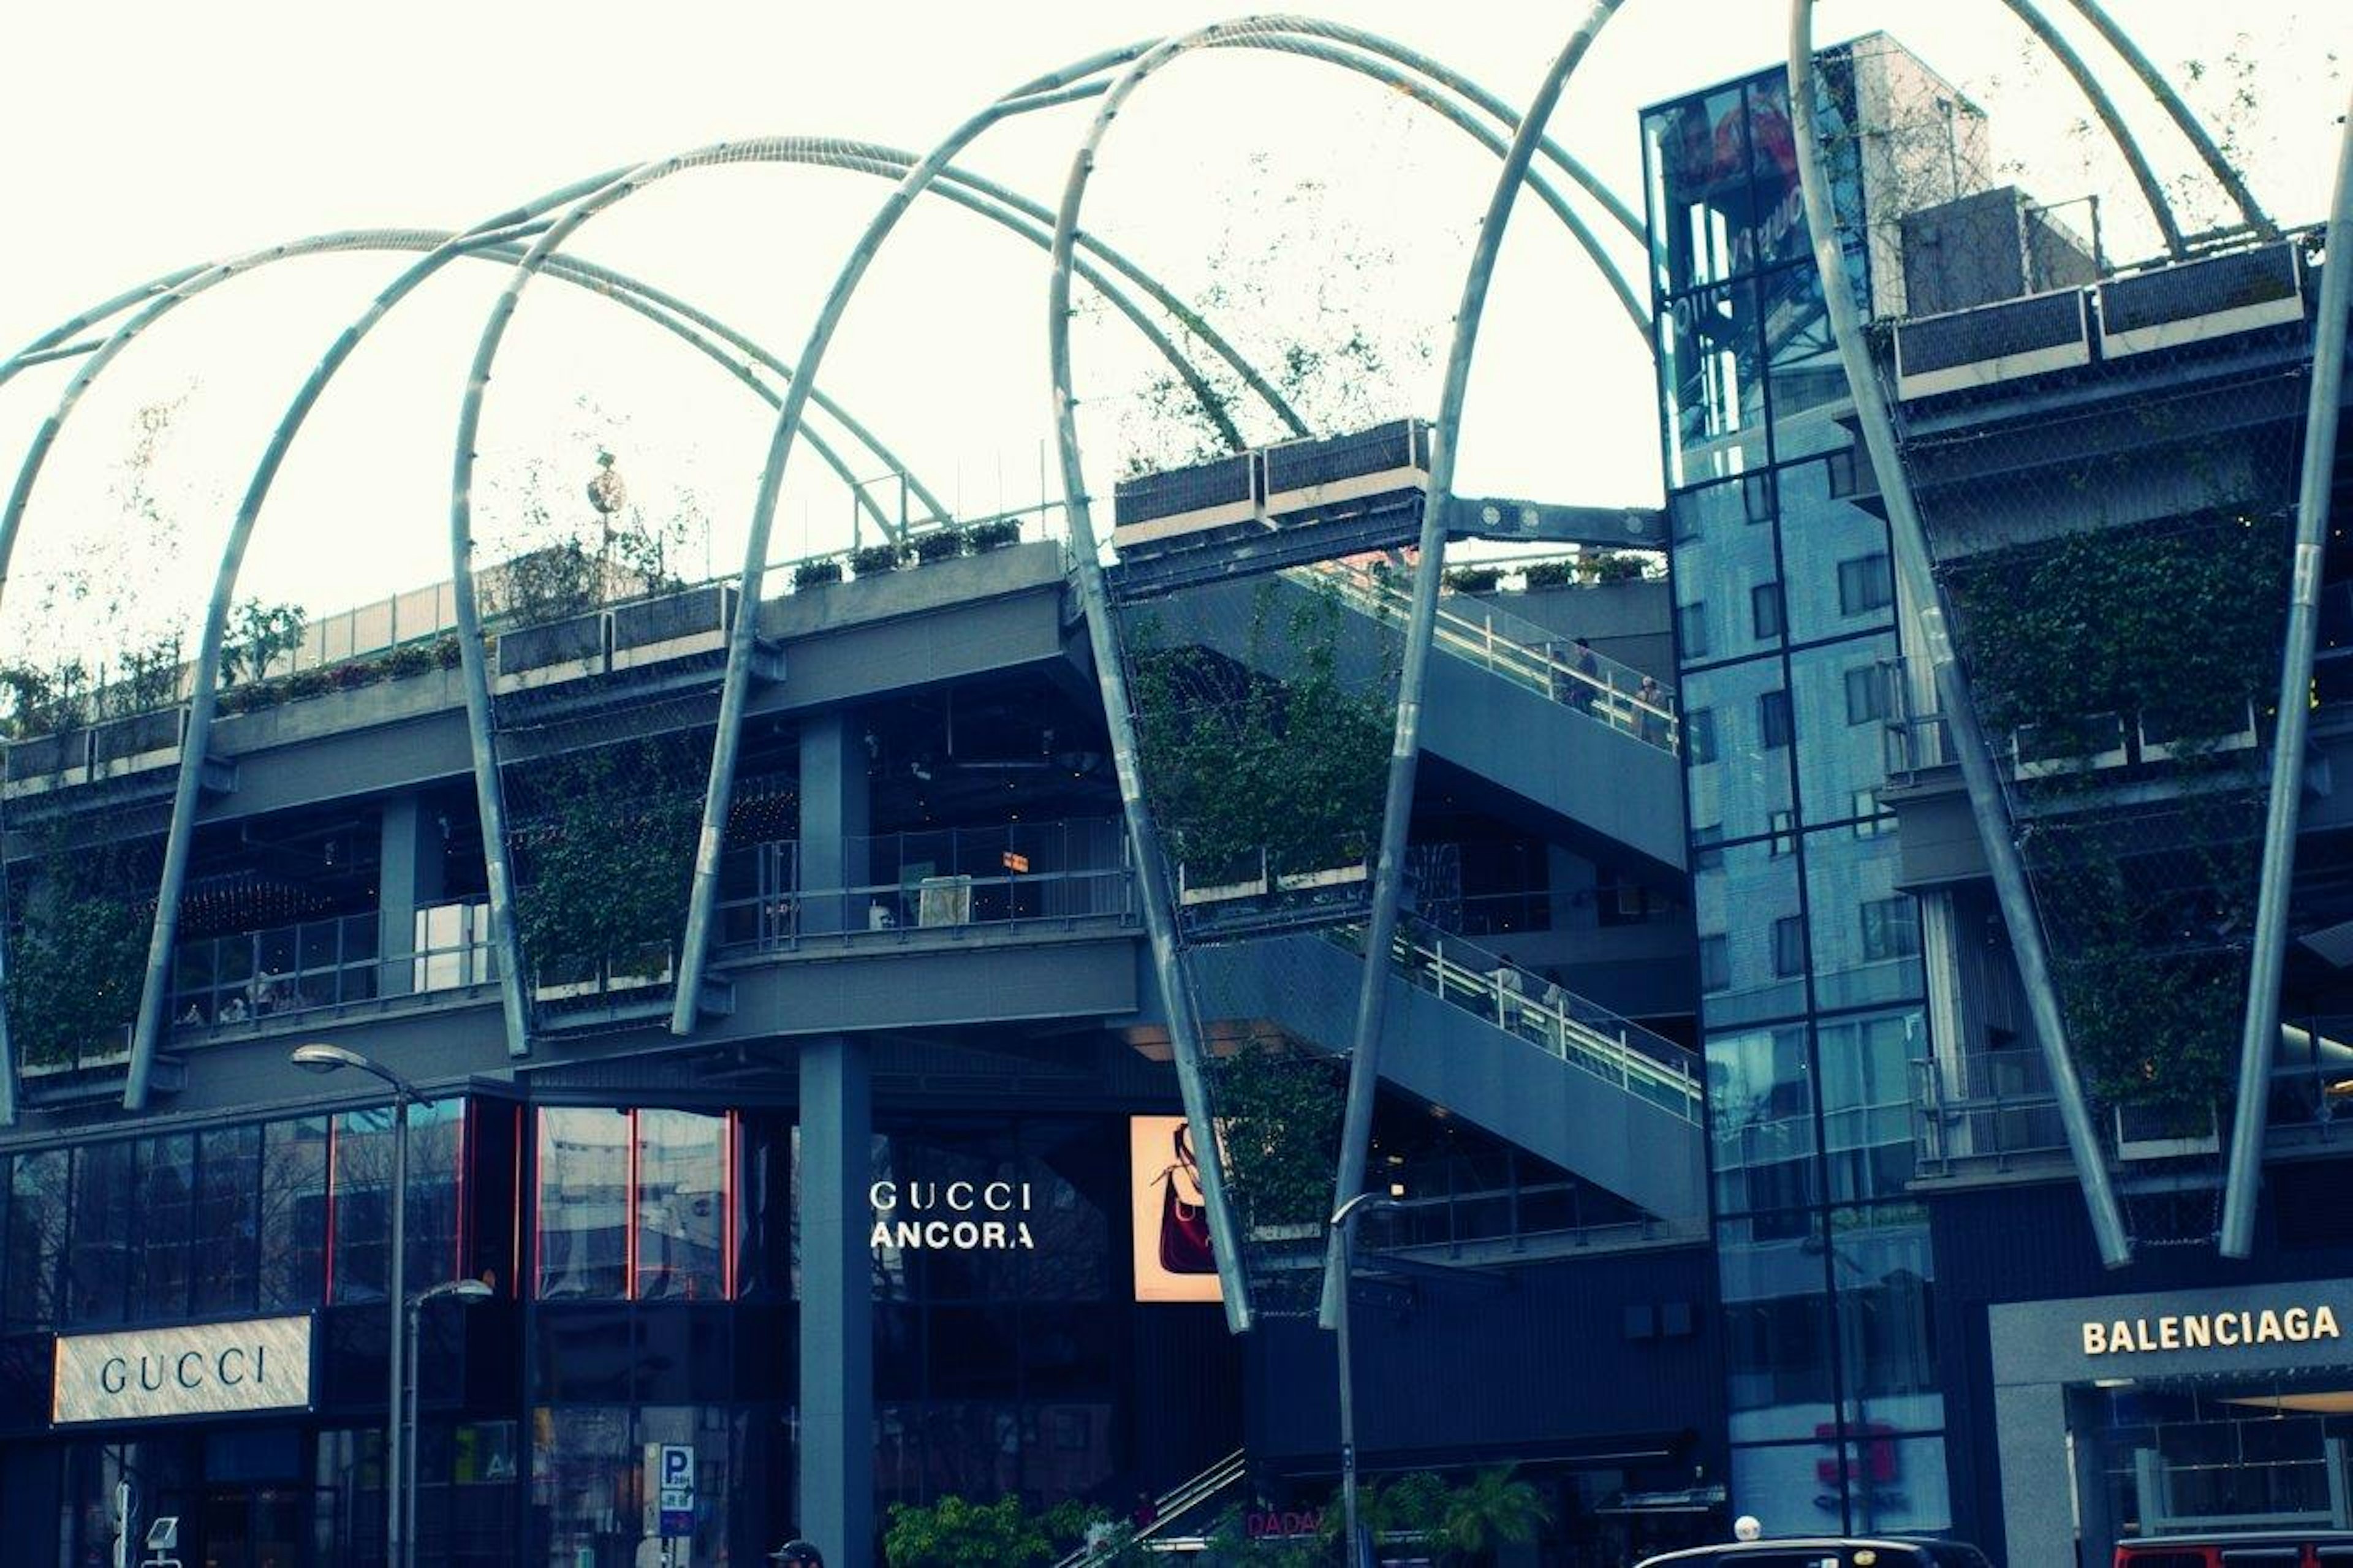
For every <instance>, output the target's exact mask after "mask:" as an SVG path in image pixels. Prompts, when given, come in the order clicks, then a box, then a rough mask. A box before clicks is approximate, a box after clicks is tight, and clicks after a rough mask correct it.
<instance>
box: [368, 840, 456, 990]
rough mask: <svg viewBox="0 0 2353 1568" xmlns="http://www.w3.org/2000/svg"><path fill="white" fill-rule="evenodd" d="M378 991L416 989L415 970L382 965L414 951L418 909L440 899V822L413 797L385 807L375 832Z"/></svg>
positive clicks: (409, 966) (394, 965)
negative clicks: (402, 954)
mask: <svg viewBox="0 0 2353 1568" xmlns="http://www.w3.org/2000/svg"><path fill="white" fill-rule="evenodd" d="M377 845H378V852H377V865H376V933H375V951H376V956H377V958H378V960H379V963H378V966H377V970H376V981H377V989H378V991H379V992H381V994H384V995H386V996H405V995H406V994H408V993H409V992H411V991H413V990H415V989H416V981H417V973H416V966H415V965H413V964H407V963H389V962H384V961H386V960H390V959H392V958H395V957H396V956H398V955H399V954H401V953H405V952H414V951H415V950H416V946H417V906H418V905H420V904H430V903H433V902H435V901H437V900H439V898H440V897H441V893H442V884H441V867H442V841H441V821H440V818H439V817H438V816H437V815H436V814H435V813H433V812H431V811H429V810H425V809H423V808H422V807H421V805H420V803H419V802H418V800H417V796H415V795H399V796H396V797H395V798H393V799H391V800H387V801H385V803H384V816H383V819H382V821H381V823H380V825H379V826H378V828H377Z"/></svg>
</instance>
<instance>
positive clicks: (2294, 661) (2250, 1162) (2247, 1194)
mask: <svg viewBox="0 0 2353 1568" xmlns="http://www.w3.org/2000/svg"><path fill="white" fill-rule="evenodd" d="M2344 125H2345V129H2344V130H2343V131H2342V132H2338V135H2337V191H2336V195H2334V196H2333V197H2332V198H2330V201H2329V205H2328V239H2327V245H2328V260H2327V266H2326V267H2325V268H2323V269H2322V271H2321V275H2320V324H2319V331H2318V333H2317V335H2316V340H2315V342H2314V343H2313V347H2312V387H2311V392H2310V401H2309V403H2308V404H2307V405H2306V410H2305V416H2304V472H2303V474H2302V476H2301V479H2300V482H2299V486H2298V494H2297V496H2296V503H2295V571H2294V572H2293V573H2292V574H2290V577H2289V585H2288V606H2287V628H2286V634H2285V636H2284V638H2283V641H2284V644H2285V647H2284V648H2283V650H2282V653H2281V658H2280V684H2279V721H2278V729H2277V730H2276V731H2275V732H2274V735H2273V739H2272V787H2271V799H2270V802H2269V805H2268V807H2267V813H2266V816H2265V818H2264V822H2263V861H2262V868H2263V869H2262V873H2261V881H2260V883H2259V884H2258V887H2257V889H2256V894H2255V931H2254V939H2253V947H2252V949H2251V951H2250V952H2249V953H2248V963H2247V1015H2246V1030H2245V1033H2244V1034H2243V1035H2242V1037H2241V1038H2240V1041H2239V1103H2238V1107H2237V1110H2236V1111H2235V1112H2234V1114H2233V1116H2232V1123H2231V1163H2230V1168H2229V1172H2228V1174H2227V1176H2226V1178H2225V1180H2224V1182H2223V1184H2222V1221H2221V1226H2220V1229H2219V1232H2218V1236H2217V1240H2218V1244H2219V1246H2220V1249H2221V1254H2222V1256H2223V1257H2225V1258H2244V1257H2246V1256H2247V1255H2248V1253H2249V1252H2251V1251H2253V1247H2254V1240H2255V1198H2256V1193H2257V1189H2258V1188H2259V1186H2260V1185H2261V1184H2262V1181H2263V1124H2264V1121H2266V1119H2267V1115H2268V1112H2269V1110H2270V1108H2271V1080H2272V1055H2273V1052H2274V1050H2275V1049H2276V1048H2277V1047H2278V1045H2279V984H2280V969H2281V966H2282V964H2283V963H2284V962H2285V960H2286V948H2287V913H2288V909H2287V906H2288V894H2289V893H2290V892H2291V891H2293V890H2294V885H2295V827H2296V818H2297V815H2298V813H2299V812H2300V811H2301V810H2302V808H2303V805H2304V750H2305V738H2306V732H2307V730H2308V727H2309V721H2310V718H2311V711H2310V710H2311V707H2312V697H2311V693H2312V657H2313V644H2314V642H2315V641H2316V639H2317V637H2318V634H2319V620H2320V615H2319V611H2320V570H2321V560H2322V556H2323V554H2324V553H2325V552H2326V551H2327V542H2328V511H2329V502H2330V499H2331V494H2332V492H2333V491H2334V489H2335V488H2336V484H2335V480H2336V470H2337V399H2338V397H2339V396H2340V395H2342V394H2343V391H2344V386H2345V333H2346V317H2347V316H2348V313H2353V105H2348V106H2347V110H2346V114H2345V121H2344Z"/></svg>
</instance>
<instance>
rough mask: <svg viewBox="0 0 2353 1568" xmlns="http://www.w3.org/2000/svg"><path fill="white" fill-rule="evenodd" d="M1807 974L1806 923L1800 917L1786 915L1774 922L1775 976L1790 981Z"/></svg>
mask: <svg viewBox="0 0 2353 1568" xmlns="http://www.w3.org/2000/svg"><path fill="white" fill-rule="evenodd" d="M1805 972H1806V922H1805V921H1804V919H1803V918H1802V917H1800V916H1798V915H1784V916H1782V917H1781V918H1780V919H1779V920H1777V921H1774V922H1773V974H1774V977H1775V978H1776V979H1779V980H1788V979H1792V978H1794V977H1795V976H1798V975H1800V974H1803V973H1805Z"/></svg>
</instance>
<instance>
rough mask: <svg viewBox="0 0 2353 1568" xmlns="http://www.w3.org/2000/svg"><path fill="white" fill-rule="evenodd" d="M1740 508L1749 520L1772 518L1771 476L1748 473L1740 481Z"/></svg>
mask: <svg viewBox="0 0 2353 1568" xmlns="http://www.w3.org/2000/svg"><path fill="white" fill-rule="evenodd" d="M1740 509H1741V512H1742V514H1743V515H1744V516H1746V518H1747V519H1748V521H1751V522H1770V521H1772V519H1773V476H1772V475H1770V474H1749V475H1746V476H1745V477H1743V478H1742V479H1741V481H1740Z"/></svg>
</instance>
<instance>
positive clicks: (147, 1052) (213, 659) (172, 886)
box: [0, 239, 880, 1109]
mask: <svg viewBox="0 0 2353 1568" xmlns="http://www.w3.org/2000/svg"><path fill="white" fill-rule="evenodd" d="M419 248H426V249H427V251H428V254H427V256H426V258H424V259H423V260H421V261H419V262H418V263H417V264H416V265H415V266H412V267H411V268H408V269H407V270H406V272H404V273H403V274H402V275H401V276H400V277H399V278H397V279H395V280H394V281H393V282H392V283H391V284H390V285H388V286H387V287H386V288H385V289H384V290H383V291H382V292H380V293H379V294H378V295H377V297H376V298H375V300H374V301H373V302H372V303H371V304H370V306H369V308H368V310H367V311H366V312H365V313H364V315H363V316H362V317H361V318H360V319H359V321H356V322H355V323H353V325H352V326H350V327H348V328H346V329H345V330H344V331H343V332H342V333H341V334H339V335H338V336H337V337H336V339H335V341H334V342H333V344H332V346H331V347H330V348H329V350H328V352H327V353H326V355H325V357H324V358H323V359H322V361H321V362H320V363H319V364H318V365H317V366H316V367H315V368H314V369H313V370H312V372H311V375H310V377H309V378H308V379H307V380H306V381H305V382H304V384H303V385H302V387H301V391H300V392H298V393H297V394H296V395H295V398H294V400H293V402H292V403H291V404H290V405H289V406H288V409H287V412H286V414H285V415H284V416H282V417H281V418H280V422H279V424H278V426H277V427H276V429H275V430H273V431H272V433H271V435H270V439H269V444H268V446H267V447H265V448H264V451H263V454H262V458H261V460H260V462H259V465H258V466H257V468H256V469H255V472H254V474H253V476H252V478H251V479H250V480H248V484H247V487H246V491H245V495H244V498H243V499H242V500H240V501H239V502H238V505H237V515H236V516H235V518H234V519H233V520H232V521H231V522H230V525H229V531H228V537H227V541H226V542H224V544H223V546H222V551H221V561H220V566H219V568H218V570H217V572H216V574H215V578H214V584H213V592H212V597H211V599H210V600H209V601H208V602H207V605H206V614H205V623H204V630H203V633H202V635H201V637H200V638H199V640H198V645H197V651H196V657H195V666H194V668H193V671H192V673H191V677H190V688H189V700H188V721H187V728H186V731H185V736H184V739H183V741H182V749H181V757H180V773H179V777H178V778H177V780H176V781H175V782H174V792H173V798H172V817H171V823H170V826H169V827H168V828H167V829H166V831H165V835H164V864H163V868H162V872H161V875H160V877H159V879H158V882H157V888H156V897H155V916H154V921H153V925H152V927H151V928H150V932H149V938H148V949H147V967H146V973H145V977H144V980H143V982H142V988H141V991H140V1000H139V1012H138V1016H137V1018H136V1020H135V1022H134V1024H133V1026H132V1047H131V1050H132V1058H131V1077H130V1079H129V1081H128V1082H127V1083H126V1086H125V1100H126V1105H129V1097H130V1094H131V1092H132V1090H133V1089H136V1091H137V1092H138V1093H139V1094H140V1097H141V1100H142V1102H143V1100H144V1089H145V1084H146V1080H147V1078H148V1075H149V1073H150V1072H151V1071H152V1069H153V1061H154V1053H155V1046H156V1040H157V1037H158V1036H159V1034H160V1033H161V1031H162V1027H163V1020H164V1012H165V1009H166V1006H167V1001H166V996H165V993H166V990H167V988H168V987H169V984H170V980H171V969H172V963H173V952H174V947H175V946H176V944H177V942H178V935H179V908H180V894H181V891H182V889H183V888H184V887H185V883H186V879H187V862H188V854H189V848H190V845H191V843H192V842H193V840H194V837H195V814H196V805H197V795H198V793H199V789H200V786H201V783H202V777H203V773H204V764H205V759H206V753H207V752H208V751H209V749H210V747H211V743H212V725H213V720H214V717H215V715H216V711H217V701H218V697H217V692H216V686H217V683H218V680H219V677H220V663H221V651H222V647H223V645H224V643H225V642H226V640H227V628H228V616H229V613H230V607H231V605H233V604H234V602H235V600H236V590H237V574H238V572H239V571H240V569H241V568H242V566H243V563H244V559H245V552H246V549H247V546H248V544H249V542H251V539H252V536H253V530H254V528H255V526H256V524H257V522H258V521H259V518H260V514H261V509H262V506H263V504H264V503H265V502H266V501H267V500H268V499H269V490H270V489H271V487H272V486H273V485H274V484H275V482H276V480H277V477H278V473H279V470H280V467H281V466H282V465H283V463H284V460H285V458H286V454H287V453H288V451H290V449H291V447H292V446H293V442H294V438H295V437H296V436H297V435H298V434H299V433H300V431H301V426H302V425H303V423H304V422H305V420H306V419H307V418H308V416H309V415H310V411H311V408H312V407H314V406H315V405H316V404H317V402H318V400H319V398H320V397H321V396H322V395H323V394H324V393H325V391H326V388H327V384H328V383H329V382H331V381H332V379H333V378H334V376H335V374H336V373H337V372H338V371H339V370H340V369H341V368H342V366H343V363H345V362H346V361H347V360H348V359H349V358H350V356H351V354H352V353H353V351H354V350H356V349H357V347H358V346H359V343H360V341H361V339H362V338H363V337H364V336H365V335H366V333H367V331H368V330H369V329H370V328H371V327H372V326H373V325H374V324H375V322H376V321H380V320H382V319H383V317H384V315H385V312H387V311H388V310H391V309H392V307H393V306H394V305H396V304H397V303H398V302H399V301H400V300H401V299H403V298H404V297H406V295H407V294H408V293H410V292H411V291H413V290H414V289H416V288H417V287H418V286H419V285H421V284H422V283H423V282H425V280H426V279H427V278H429V277H430V276H432V274H433V273H434V272H436V271H438V269H439V268H440V267H441V266H443V265H445V264H446V263H447V262H448V261H450V260H452V259H455V258H458V257H459V256H470V257H475V258H481V259H487V260H505V261H508V262H512V260H514V259H515V258H518V257H520V256H521V255H522V248H521V247H519V246H518V245H516V244H514V243H513V242H512V241H508V240H503V239H501V240H499V241H497V242H496V243H494V244H493V245H491V247H489V248H488V249H487V250H486V249H485V248H483V247H465V248H452V247H451V246H450V245H449V244H448V243H447V242H445V243H443V244H439V245H435V246H432V247H419ZM552 270H554V271H555V272H556V274H557V276H558V277H560V278H562V279H564V280H565V281H566V282H570V283H574V284H576V285H578V286H579V287H582V288H585V289H589V290H590V291H591V292H593V293H596V294H598V295H600V296H602V297H604V298H607V299H611V300H614V302H616V303H617V304H620V305H622V306H624V307H625V308H627V309H630V310H636V311H637V312H638V314H640V315H642V316H645V317H646V318H647V319H649V320H650V321H654V322H655V323H656V324H658V325H660V326H662V327H664V328H665V329H667V330H668V331H670V332H672V333H673V334H674V335H676V336H678V337H681V339H683V340H684V341H686V342H688V343H689V344H690V345H691V346H692V347H695V348H699V349H701V350H702V352H703V353H705V354H706V355H707V356H709V357H710V358H711V359H712V360H714V361H716V362H717V363H719V364H721V365H722V366H723V367H725V368H726V369H727V370H728V371H729V372H730V374H733V375H735V376H736V377H737V379H739V380H741V381H743V382H744V383H745V384H748V385H749V386H751V387H752V389H753V390H754V392H755V393H757V394H758V395H761V396H763V397H765V398H766V399H768V401H769V402H770V403H771V404H775V403H778V402H780V401H781V395H778V394H777V393H776V392H774V391H773V390H772V389H771V388H769V387H768V386H767V384H765V383H764V382H762V381H761V380H760V379H759V377H758V376H757V375H756V374H754V373H753V371H752V370H751V369H750V368H749V367H748V366H746V365H744V364H743V363H740V362H738V361H737V360H736V359H734V358H733V357H732V356H731V355H730V354H729V353H727V352H726V348H725V347H723V346H722V344H723V343H724V344H725V345H727V346H728V347H733V348H736V349H738V350H740V351H743V352H745V353H750V354H752V355H753V356H754V358H755V359H756V360H758V361H760V362H762V363H768V364H770V365H772V366H777V365H778V362H777V361H776V357H775V356H774V355H773V354H770V353H767V351H766V350H765V349H763V348H761V347H760V346H759V345H758V344H757V343H755V342H752V341H751V340H750V339H748V338H746V337H744V336H743V335H742V334H741V333H738V332H735V331H733V330H732V329H729V328H727V327H725V326H724V325H723V324H722V323H720V322H718V321H716V320H715V319H713V318H711V317H709V316H707V315H704V314H703V313H702V312H701V311H699V310H694V309H693V308H692V307H691V306H689V305H687V304H686V303H685V302H684V301H683V300H678V299H676V297H674V296H672V295H670V294H667V293H665V292H664V291H662V290H660V289H654V288H652V287H651V286H649V285H646V284H641V283H639V282H638V280H637V279H632V278H629V277H628V276H627V275H625V274H622V273H618V272H615V271H612V270H610V269H608V268H599V267H595V266H592V265H590V264H588V263H585V262H576V261H574V260H573V259H572V258H568V257H567V258H559V259H558V264H557V266H556V267H555V268H552ZM680 318H689V319H688V320H686V321H681V319H680ZM698 328H704V329H707V330H709V331H711V332H712V336H708V337H707V336H705V335H704V333H703V331H699V330H698ZM713 337H716V338H717V339H718V340H719V341H716V342H714V341H712V340H713ZM779 368H781V367H780V366H779ZM869 444H870V445H872V443H871V438H869ZM810 445H811V446H812V447H818V449H819V451H820V453H821V455H822V456H823V457H824V458H825V460H826V462H827V464H828V466H829V467H830V468H832V469H833V470H834V472H835V473H836V474H838V475H839V476H840V478H841V479H842V480H843V481H844V482H845V483H846V484H849V486H850V487H851V489H852V491H853V493H854V492H855V491H856V489H857V482H856V477H855V475H854V473H853V472H852V470H851V469H850V468H849V465H848V464H847V463H846V462H844V461H843V460H842V458H841V457H840V456H839V453H838V452H836V451H834V450H833V449H832V447H830V446H828V445H825V444H823V443H820V442H819V441H818V439H817V438H816V437H811V440H810ZM877 449H878V450H879V449H880V448H879V447H878V448H877ZM0 1063H12V1058H11V1057H10V1056H9V1055H8V1043H7V1040H6V1037H5V1030H4V1029H0ZM129 1108H130V1109H137V1107H136V1106H135V1105H132V1106H129Z"/></svg>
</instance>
